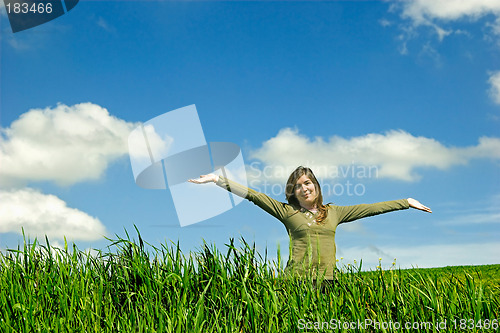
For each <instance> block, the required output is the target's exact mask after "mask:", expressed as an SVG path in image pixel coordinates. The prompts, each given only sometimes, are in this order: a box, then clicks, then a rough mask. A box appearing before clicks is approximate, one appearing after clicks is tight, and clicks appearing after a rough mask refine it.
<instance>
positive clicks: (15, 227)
mask: <svg viewBox="0 0 500 333" xmlns="http://www.w3.org/2000/svg"><path fill="white" fill-rule="evenodd" d="M0 216H1V221H0V232H2V233H5V232H15V233H19V234H20V233H21V228H24V232H25V234H26V235H29V236H30V237H38V238H42V239H43V238H44V237H45V235H47V237H48V238H49V239H52V238H55V239H58V240H63V239H64V236H66V238H67V239H68V240H73V241H74V240H87V241H90V240H98V239H101V238H102V237H103V236H104V235H106V233H107V231H106V228H105V227H104V225H103V224H102V223H101V222H100V221H99V220H98V219H97V218H94V217H91V216H89V215H88V214H86V213H84V212H82V211H79V210H78V209H75V208H70V207H68V206H67V205H66V202H64V201H63V200H61V199H59V198H58V197H56V196H54V195H47V194H43V193H41V192H39V191H37V190H34V189H30V188H24V189H20V190H10V191H3V190H1V191H0Z"/></svg>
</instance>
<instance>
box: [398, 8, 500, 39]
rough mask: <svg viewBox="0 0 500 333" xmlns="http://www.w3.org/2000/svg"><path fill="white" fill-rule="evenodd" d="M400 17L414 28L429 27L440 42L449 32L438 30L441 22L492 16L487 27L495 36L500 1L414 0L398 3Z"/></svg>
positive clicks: (498, 28) (499, 27)
mask: <svg viewBox="0 0 500 333" xmlns="http://www.w3.org/2000/svg"><path fill="white" fill-rule="evenodd" d="M398 4H400V5H401V6H402V9H401V17H402V18H405V19H409V20H411V21H412V22H413V24H414V25H415V26H421V25H424V26H431V27H433V28H434V29H435V30H436V33H437V34H438V36H439V38H440V40H442V39H443V38H444V37H445V36H446V35H448V34H450V33H451V31H446V30H445V29H442V28H440V26H439V25H438V24H440V23H443V22H450V21H457V20H468V21H477V20H479V19H481V18H484V17H487V16H492V17H493V22H488V23H487V25H488V26H489V27H490V28H491V31H492V32H493V34H495V35H500V1H497V0H474V1H464V0H415V1H400V2H398Z"/></svg>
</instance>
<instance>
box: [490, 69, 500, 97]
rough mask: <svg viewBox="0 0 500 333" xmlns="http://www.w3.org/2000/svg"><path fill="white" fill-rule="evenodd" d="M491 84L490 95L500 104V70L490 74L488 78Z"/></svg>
mask: <svg viewBox="0 0 500 333" xmlns="http://www.w3.org/2000/svg"><path fill="white" fill-rule="evenodd" d="M488 83H489V84H490V96H491V98H492V99H493V101H494V102H495V103H496V104H500V71H496V72H493V73H491V74H490V78H489V79H488Z"/></svg>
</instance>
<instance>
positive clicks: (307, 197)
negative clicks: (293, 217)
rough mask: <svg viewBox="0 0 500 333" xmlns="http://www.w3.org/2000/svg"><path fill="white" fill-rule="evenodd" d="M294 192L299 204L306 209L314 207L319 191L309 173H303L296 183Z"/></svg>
mask: <svg viewBox="0 0 500 333" xmlns="http://www.w3.org/2000/svg"><path fill="white" fill-rule="evenodd" d="M294 194H295V197H296V198H297V200H298V201H299V204H300V205H301V206H302V207H304V208H305V209H314V208H316V207H314V206H315V201H316V198H317V197H318V193H317V191H316V186H314V183H313V181H312V180H311V179H309V177H307V175H302V176H301V177H300V178H299V179H298V180H297V182H296V183H295V189H294Z"/></svg>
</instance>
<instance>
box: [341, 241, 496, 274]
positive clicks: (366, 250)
mask: <svg viewBox="0 0 500 333" xmlns="http://www.w3.org/2000/svg"><path fill="white" fill-rule="evenodd" d="M498 253H500V243H484V242H483V243H469V244H464V243H460V244H435V245H421V246H413V247H410V246H405V247H391V246H381V247H375V246H373V245H372V246H369V247H350V248H341V249H340V248H339V249H338V251H337V258H338V259H340V257H341V256H342V257H344V259H343V260H342V261H341V264H345V265H347V264H348V263H350V264H351V265H352V264H353V261H354V260H356V261H357V262H358V263H359V260H360V259H363V267H362V269H363V270H368V269H375V268H376V267H377V266H378V258H380V257H381V258H382V267H383V268H384V269H387V268H389V267H390V266H391V265H392V262H393V260H394V258H396V267H401V268H412V267H420V268H429V267H444V266H461V265H488V264H498ZM340 266H341V265H339V267H340Z"/></svg>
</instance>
